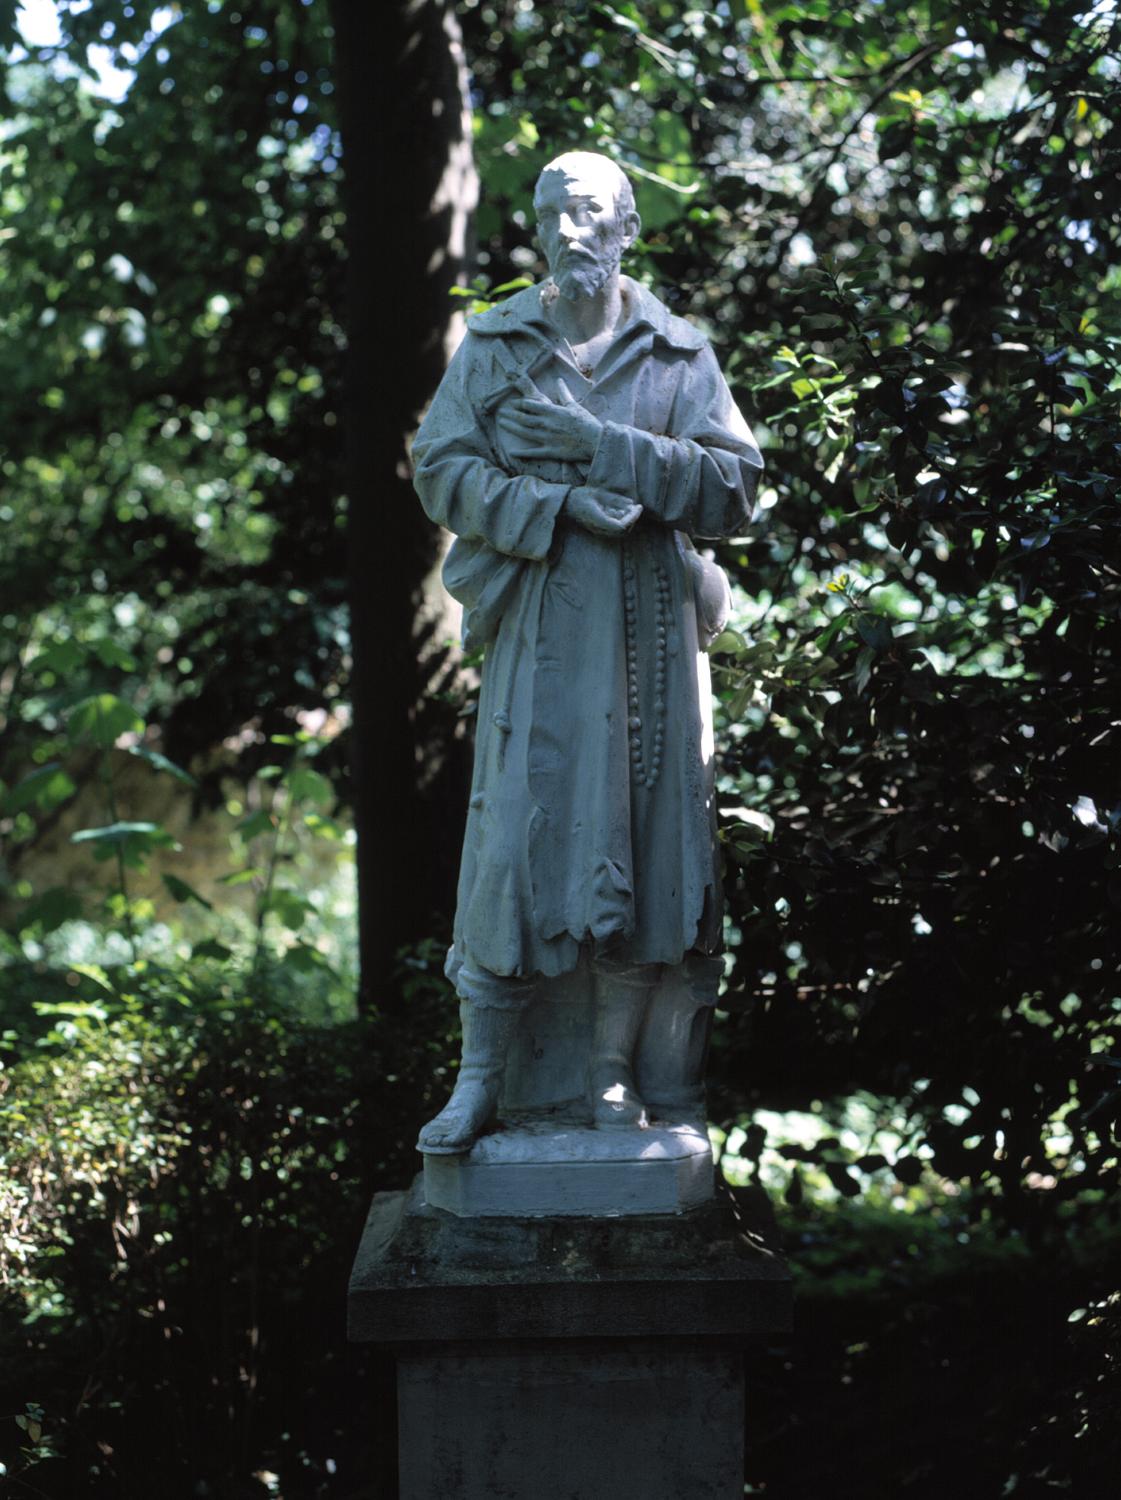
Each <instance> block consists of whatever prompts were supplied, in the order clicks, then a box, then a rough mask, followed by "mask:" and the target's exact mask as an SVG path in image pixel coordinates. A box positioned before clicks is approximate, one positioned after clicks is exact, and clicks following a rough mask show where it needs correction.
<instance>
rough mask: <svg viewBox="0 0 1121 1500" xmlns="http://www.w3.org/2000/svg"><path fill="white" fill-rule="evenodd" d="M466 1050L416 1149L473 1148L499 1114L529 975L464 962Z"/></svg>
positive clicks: (462, 1009)
mask: <svg viewBox="0 0 1121 1500" xmlns="http://www.w3.org/2000/svg"><path fill="white" fill-rule="evenodd" d="M457 987H458V989H459V994H460V1006H459V1014H460V1017H461V1019H462V1022H463V1050H462V1052H461V1054H460V1063H459V1076H458V1078H457V1079H456V1084H455V1088H454V1089H453V1090H452V1096H451V1098H450V1099H449V1100H448V1102H447V1104H446V1105H445V1106H444V1108H443V1109H442V1110H441V1111H440V1113H439V1114H438V1115H437V1116H436V1118H435V1119H434V1120H430V1121H429V1122H428V1124H427V1125H425V1127H424V1129H423V1130H422V1131H421V1132H420V1139H419V1140H418V1141H417V1150H418V1151H424V1152H428V1153H431V1154H438V1155H442V1154H450V1153H453V1152H458V1151H469V1150H470V1148H471V1146H472V1145H473V1144H474V1142H475V1139H476V1138H477V1136H478V1135H479V1133H480V1132H481V1131H482V1130H484V1129H485V1128H486V1126H487V1125H489V1124H490V1122H491V1121H492V1120H493V1119H494V1115H495V1112H496V1110H497V1108H498V1097H499V1094H500V1092H501V1089H502V1074H503V1070H504V1068H505V1066H506V1054H507V1052H508V1051H509V1049H510V1041H511V1039H512V1037H513V1035H514V1032H515V1030H516V1029H517V1025H518V1022H519V1020H520V1019H521V1016H522V1012H523V1011H524V1009H525V1007H526V1004H527V1002H528V1000H529V996H530V994H531V992H532V985H531V983H530V982H529V981H527V980H524V979H506V978H503V977H502V976H501V975H498V974H489V973H487V972H486V971H485V970H474V969H470V968H468V967H466V966H464V967H463V968H462V969H460V971H459V974H458V977H457Z"/></svg>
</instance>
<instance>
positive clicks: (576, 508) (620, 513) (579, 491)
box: [563, 485, 642, 537]
mask: <svg viewBox="0 0 1121 1500" xmlns="http://www.w3.org/2000/svg"><path fill="white" fill-rule="evenodd" d="M563 513H564V515H566V516H567V517H568V519H569V520H570V521H574V522H575V523H576V525H577V526H582V527H583V528H584V530H585V531H591V532H594V533H595V535H596V536H605V537H621V536H624V535H625V534H626V533H627V532H628V531H629V530H630V529H631V527H632V526H633V525H634V523H635V522H636V521H637V520H638V518H639V516H640V515H641V514H642V506H641V505H636V504H635V503H634V501H633V500H628V499H627V498H626V496H624V495H616V494H613V493H612V492H611V491H610V490H598V489H589V488H587V487H585V486H583V485H578V486H577V487H576V488H574V489H571V490H569V492H568V494H567V496H566V497H565V502H564V512H563Z"/></svg>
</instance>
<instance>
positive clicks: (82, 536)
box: [0, 0, 348, 848]
mask: <svg viewBox="0 0 1121 1500" xmlns="http://www.w3.org/2000/svg"><path fill="white" fill-rule="evenodd" d="M40 14H41V13H40ZM59 22H60V26H61V33H60V37H59V40H58V43H57V45H51V46H34V45H33V46H30V47H28V46H24V45H22V43H21V40H20V39H19V38H18V37H16V36H13V35H12V34H11V32H10V30H6V31H5V32H4V33H3V36H2V37H0V47H2V48H4V49H5V50H3V51H0V88H2V91H3V92H2V97H3V105H4V108H3V114H4V120H3V123H2V124H0V200H2V203H3V210H4V214H3V218H4V229H3V231H2V232H3V237H4V271H3V274H2V276H0V328H2V330H3V334H4V338H3V341H2V347H3V353H2V354H0V434H2V436H0V480H2V488H3V496H2V499H0V521H2V522H3V525H4V532H5V537H6V545H5V548H4V553H3V558H2V560H0V600H2V601H3V603H2V607H0V625H2V627H3V628H2V630H0V724H2V726H3V730H4V733H3V743H4V750H3V754H2V756H0V776H2V777H3V778H4V779H5V780H6V781H7V782H9V783H12V782H15V781H19V780H20V779H21V778H22V777H23V776H24V775H26V774H27V772H28V771H29V770H31V769H32V766H31V765H30V764H29V762H31V761H35V760H38V761H40V762H41V761H43V760H47V759H52V758H57V752H56V751H55V750H54V749H52V748H51V747H50V746H49V745H48V744H47V742H46V741H45V740H44V731H46V732H47V733H48V734H52V735H53V734H61V732H62V730H63V727H64V726H67V725H68V727H69V730H70V732H71V733H72V734H73V735H74V736H76V737H77V738H78V739H79V740H81V741H82V742H84V743H86V744H89V745H97V746H101V747H105V746H106V745H108V744H109V743H112V742H113V741H115V740H116V739H117V738H118V736H119V735H120V734H121V733H122V732H126V731H129V730H133V729H135V728H137V722H136V717H137V716H140V717H142V718H143V719H144V721H145V722H146V723H147V724H148V725H149V733H148V740H147V742H146V743H145V744H143V745H137V746H134V747H133V748H134V751H135V753H139V754H141V755H153V754H157V755H158V754H161V753H166V755H167V756H168V757H169V759H168V760H167V761H166V762H165V763H162V764H161V768H162V769H164V770H168V768H169V766H170V765H171V764H172V763H175V764H177V765H185V764H187V763H189V762H191V761H192V760H193V759H194V758H195V757H196V756H197V755H199V754H200V753H203V754H209V753H210V752H212V750H213V747H214V746H215V745H216V744H218V743H220V742H221V741H222V740H223V739H224V738H234V737H237V736H239V735H240V736H243V732H244V729H245V726H246V724H248V723H253V724H254V725H257V726H260V730H261V731H262V732H261V733H258V734H257V735H254V736H249V737H248V738H244V737H243V740H242V742H241V760H242V763H243V764H244V766H245V768H246V769H245V773H244V774H249V773H251V772H252V770H253V768H254V765H255V763H256V762H257V761H259V760H260V758H261V754H262V750H261V747H262V746H264V745H265V742H266V739H267V734H268V733H269V732H270V731H272V732H281V731H282V730H286V729H290V728H291V724H292V716H293V714H295V713H296V712H297V711H299V710H301V709H304V710H315V711H321V710H322V709H323V708H324V707H326V706H327V705H329V703H330V702H331V700H332V699H333V698H334V697H336V696H337V694H338V692H339V686H340V680H341V677H342V674H343V669H344V653H345V651H346V649H347V645H348V642H347V637H346V629H345V623H344V620H343V614H342V608H343V599H344V585H343V574H344V563H343V555H342V526H343V519H344V518H343V514H342V502H341V499H340V490H341V467H340V465H341V443H340V440H339V430H338V414H337V401H338V389H339V383H340V369H341V351H342V344H343V337H342V332H341V329H340V327H339V324H338V321H337V302H338V299H339V296H340V283H341V275H342V263H343V262H342V239H341V235H340V233H339V230H340V227H341V222H342V214H341V209H340V207H339V202H338V176H339V173H338V170H337V158H338V153H339V143H338V138H337V133H336V130H335V123H334V114H333V100H332V93H333V88H334V85H333V81H332V77H331V73H330V69H329V60H330V28H329V26H327V24H326V6H325V3H323V0H319V3H317V4H316V5H315V6H311V5H305V4H302V3H300V0H260V3H257V0H255V3H254V4H252V5H251V6H245V7H242V8H241V9H238V8H235V7H233V6H230V5H223V4H219V3H213V4H207V3H200V4H198V5H190V6H174V7H170V8H166V9H163V10H159V11H157V12H156V13H155V16H154V17H153V12H152V9H151V7H147V8H146V7H144V6H128V5H124V6H122V5H121V4H119V3H116V0H112V3H109V0H106V3H100V0H99V3H97V4H94V5H91V6H87V7H72V6H64V7H62V8H61V10H60V13H59ZM5 24H6V22H5ZM99 58H100V59H101V60H104V61H105V62H106V63H109V64H112V65H113V66H114V67H116V68H117V69H119V70H123V75H118V76H119V79H120V81H118V82H116V83H113V82H110V84H109V85H107V86H106V85H101V84H99V83H98V82H97V79H96V67H95V65H96V64H98V62H99ZM118 95H120V96H121V97H118ZM297 474H298V478H297ZM126 704H127V705H128V706H127V707H126V706H125V705H126ZM328 759H329V761H330V767H331V773H332V775H333V777H334V779H336V780H338V779H339V773H340V770H341V768H342V767H344V766H345V762H346V757H345V753H344V752H343V750H342V747H341V746H340V747H339V750H338V751H336V752H334V753H333V754H332V755H331V756H330V757H329V758H328ZM172 774H174V773H172ZM184 774H185V773H184ZM203 781H204V786H203V788H202V795H203V797H204V799H205V800H206V801H208V802H211V803H212V802H214V801H216V800H217V799H218V796H219V788H218V784H217V775H216V772H215V770H214V768H213V766H212V765H211V766H210V767H207V768H204V774H203ZM54 795H55V796H56V800H60V799H59V796H58V788H57V786H56V788H55V793H54ZM49 810H50V809H49V808H47V807H44V808H43V811H49ZM39 837H40V836H39V834H37V833H36V831H35V830H33V829H31V828H30V827H28V826H27V825H21V826H20V828H19V830H18V832H17V838H16V844H17V848H18V846H19V845H20V844H22V843H23V842H24V840H25V839H27V840H29V841H30V842H31V843H35V842H37V841H38V840H39Z"/></svg>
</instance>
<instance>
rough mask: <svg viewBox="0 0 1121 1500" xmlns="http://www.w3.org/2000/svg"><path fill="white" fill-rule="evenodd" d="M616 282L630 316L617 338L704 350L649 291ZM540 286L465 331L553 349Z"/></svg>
mask: <svg viewBox="0 0 1121 1500" xmlns="http://www.w3.org/2000/svg"><path fill="white" fill-rule="evenodd" d="M619 279H620V284H621V286H622V290H623V293H624V295H625V297H626V299H627V302H628V305H629V306H630V309H631V312H630V316H629V317H628V319H627V321H626V323H625V324H624V326H623V327H622V328H621V329H620V330H619V339H624V338H625V339H631V338H633V337H634V335H635V334H636V333H637V332H638V331H640V330H641V331H645V332H647V333H648V334H649V335H650V336H651V340H653V339H657V340H659V341H660V342H661V343H664V344H668V345H669V347H670V348H671V349H680V350H682V351H685V352H688V353H696V351H697V350H698V349H703V348H704V346H705V339H704V335H703V334H701V333H700V332H698V330H697V329H696V328H694V327H693V326H692V325H691V324H689V323H686V322H685V320H684V318H678V317H675V316H674V315H673V313H671V312H670V310H669V309H668V308H667V307H666V306H665V305H664V304H663V303H661V302H659V300H658V298H657V297H655V296H654V294H653V293H652V292H648V291H647V290H646V288H645V287H644V286H640V285H639V283H638V282H637V281H634V280H632V278H631V277H630V276H622V277H620V278H619ZM543 285H547V283H541V284H538V285H537V286H530V287H526V288H525V290H524V291H521V292H518V293H516V294H515V295H514V296H513V297H507V299H506V301H505V302H499V303H498V304H497V305H496V306H494V307H488V308H487V310H486V312H481V313H476V314H475V316H474V317H472V318H470V319H469V320H468V324H467V327H468V331H469V332H471V333H481V334H483V335H499V336H502V335H505V336H507V337H509V336H510V335H511V334H518V333H520V334H526V335H529V336H530V337H534V338H536V339H538V340H540V341H542V342H544V343H547V344H548V346H549V348H550V349H554V348H555V347H556V344H557V338H558V334H557V329H556V325H555V324H554V323H553V321H552V320H551V318H550V317H549V315H548V313H546V311H545V309H544V307H543V306H542V304H541V291H542V286H543Z"/></svg>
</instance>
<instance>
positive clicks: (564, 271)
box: [553, 252, 620, 302]
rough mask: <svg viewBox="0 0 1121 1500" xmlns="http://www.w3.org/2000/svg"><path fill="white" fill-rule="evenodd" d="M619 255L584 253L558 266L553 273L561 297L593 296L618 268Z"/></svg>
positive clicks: (579, 297)
mask: <svg viewBox="0 0 1121 1500" xmlns="http://www.w3.org/2000/svg"><path fill="white" fill-rule="evenodd" d="M619 261H620V256H619V254H618V253H617V252H616V253H608V254H605V255H592V254H589V253H585V254H582V255H580V256H579V257H574V258H573V259H571V260H569V261H568V263H567V264H566V265H563V266H560V267H558V269H557V270H556V271H555V272H554V274H553V280H554V281H555V282H556V284H557V289H558V290H559V292H560V294H561V296H562V297H564V298H565V299H566V300H567V301H569V302H577V301H579V300H580V299H581V298H585V297H594V296H595V295H596V293H597V292H600V291H602V290H603V288H604V287H605V286H606V285H607V283H608V281H609V280H610V279H611V277H612V276H613V275H615V274H616V273H617V272H618V270H619Z"/></svg>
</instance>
